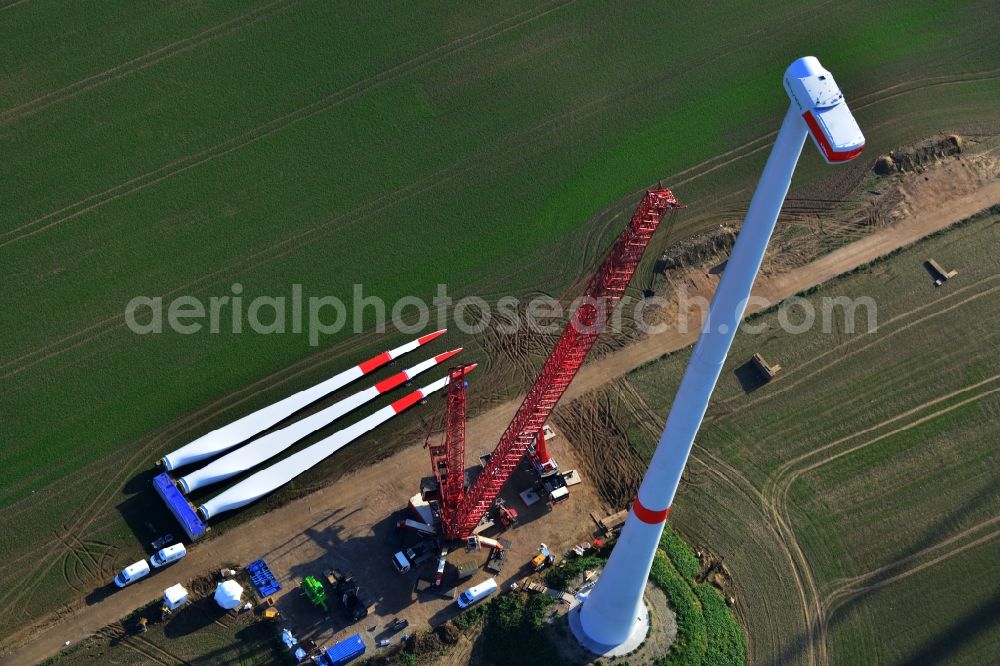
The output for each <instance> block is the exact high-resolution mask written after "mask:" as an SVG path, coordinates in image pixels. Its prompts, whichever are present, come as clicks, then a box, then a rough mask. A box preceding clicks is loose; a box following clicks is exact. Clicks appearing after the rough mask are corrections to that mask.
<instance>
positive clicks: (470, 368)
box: [462, 363, 479, 375]
mask: <svg viewBox="0 0 1000 666" xmlns="http://www.w3.org/2000/svg"><path fill="white" fill-rule="evenodd" d="M478 365H479V364H478V363H473V364H472V365H467V366H465V368H463V369H462V374H463V375H467V374H469V373H470V372H472V371H473V370H475V369H476V366H478Z"/></svg>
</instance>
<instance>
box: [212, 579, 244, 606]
mask: <svg viewBox="0 0 1000 666" xmlns="http://www.w3.org/2000/svg"><path fill="white" fill-rule="evenodd" d="M242 596H243V586H242V585H240V584H239V583H237V582H236V581H235V580H224V581H222V582H221V583H219V584H218V585H217V586H216V588H215V603H217V604H219V605H220V606H222V607H223V608H225V609H226V610H232V609H233V608H238V607H239V605H240V604H241V603H242V602H241V601H240V597H242Z"/></svg>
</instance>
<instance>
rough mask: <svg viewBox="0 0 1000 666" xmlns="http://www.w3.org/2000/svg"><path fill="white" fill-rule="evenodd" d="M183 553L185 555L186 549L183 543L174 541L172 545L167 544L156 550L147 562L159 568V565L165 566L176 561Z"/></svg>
mask: <svg viewBox="0 0 1000 666" xmlns="http://www.w3.org/2000/svg"><path fill="white" fill-rule="evenodd" d="M185 555H187V550H186V549H185V548H184V544H182V543H175V544H174V545H173V546H167V547H166V548H161V549H160V550H159V551H157V552H156V553H155V554H154V555H153V556H152V557H151V558H149V563H150V564H152V565H153V566H154V567H156V568H157V569H159V568H160V567H165V566H167V565H168V564H171V563H173V562H176V561H177V560H179V559H181V558H182V557H184V556H185Z"/></svg>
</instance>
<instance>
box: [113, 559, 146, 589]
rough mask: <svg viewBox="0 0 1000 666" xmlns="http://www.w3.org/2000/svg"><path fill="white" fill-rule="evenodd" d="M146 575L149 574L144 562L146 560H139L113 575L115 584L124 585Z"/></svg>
mask: <svg viewBox="0 0 1000 666" xmlns="http://www.w3.org/2000/svg"><path fill="white" fill-rule="evenodd" d="M147 575H149V564H147V563H146V560H139V561H138V562H136V563H135V564H130V565H128V566H127V567H125V568H124V569H122V570H121V573H119V574H118V575H117V576H115V585H117V586H118V587H125V586H126V585H130V584H132V583H134V582H135V581H137V580H139V579H140V578H142V577H143V576H147Z"/></svg>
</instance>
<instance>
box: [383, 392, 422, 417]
mask: <svg viewBox="0 0 1000 666" xmlns="http://www.w3.org/2000/svg"><path fill="white" fill-rule="evenodd" d="M423 399H424V394H423V392H422V391H414V392H413V393H410V394H409V395H407V396H404V397H402V398H400V399H399V400H397V401H396V402H394V403H392V404H391V405H390V407H392V411H394V412H396V413H397V414H399V413H400V412H403V411H406V410H407V409H409V408H410V407H412V406H413V405H415V404H417V403H418V402H420V401H421V400H423Z"/></svg>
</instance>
